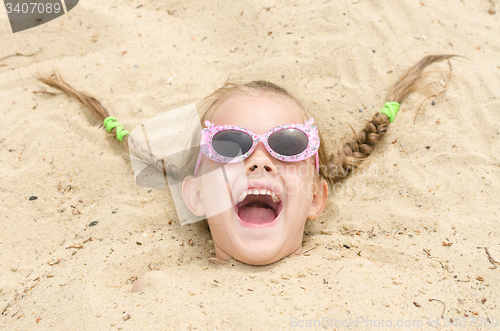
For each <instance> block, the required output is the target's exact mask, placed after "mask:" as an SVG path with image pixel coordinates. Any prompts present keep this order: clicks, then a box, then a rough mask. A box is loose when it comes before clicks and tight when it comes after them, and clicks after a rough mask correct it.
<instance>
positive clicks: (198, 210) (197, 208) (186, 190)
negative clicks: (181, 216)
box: [182, 176, 205, 216]
mask: <svg viewBox="0 0 500 331" xmlns="http://www.w3.org/2000/svg"><path fill="white" fill-rule="evenodd" d="M182 198H183V199H184V203H185V204H186V206H187V207H188V208H189V210H191V212H192V213H193V214H195V215H196V216H203V215H205V206H204V205H203V199H202V198H201V192H200V187H199V182H198V180H197V179H196V177H194V176H186V177H185V178H184V180H183V181H182Z"/></svg>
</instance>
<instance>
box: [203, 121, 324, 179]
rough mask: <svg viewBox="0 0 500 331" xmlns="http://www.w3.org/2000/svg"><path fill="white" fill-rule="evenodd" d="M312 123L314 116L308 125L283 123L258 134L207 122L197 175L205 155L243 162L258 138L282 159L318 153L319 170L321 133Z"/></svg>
mask: <svg viewBox="0 0 500 331" xmlns="http://www.w3.org/2000/svg"><path fill="white" fill-rule="evenodd" d="M313 123H314V119H312V118H311V119H309V121H306V122H305V124H285V125H280V126H277V127H275V128H273V129H271V130H269V131H268V132H267V133H265V134H263V135H258V134H255V133H253V132H251V131H250V130H247V129H245V128H243V127H241V126H234V125H220V126H214V124H213V123H211V122H210V121H205V126H206V129H203V130H202V131H201V140H200V154H199V155H198V160H197V162H196V168H195V170H194V174H195V175H196V173H197V172H198V167H199V166H200V163H201V159H202V156H203V155H205V156H206V157H207V158H209V159H210V160H212V161H215V162H219V163H236V162H241V161H243V160H245V159H246V158H247V157H249V156H250V155H251V154H252V153H253V151H254V150H255V148H256V147H257V144H258V143H259V141H260V142H262V143H263V144H264V146H265V148H266V149H267V151H268V152H269V154H271V155H272V156H273V157H274V158H276V159H277V160H280V161H285V162H296V161H302V160H305V159H307V158H309V157H311V156H313V155H316V171H318V172H319V161H318V148H319V134H318V128H317V127H316V126H314V125H312V124H313Z"/></svg>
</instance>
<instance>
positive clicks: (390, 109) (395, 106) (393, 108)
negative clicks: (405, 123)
mask: <svg viewBox="0 0 500 331" xmlns="http://www.w3.org/2000/svg"><path fill="white" fill-rule="evenodd" d="M398 110H399V103H398V102H386V103H385V106H384V108H382V110H381V111H380V112H381V113H382V114H386V115H387V117H389V120H390V121H391V122H393V121H394V118H395V117H396V114H397V113H398Z"/></svg>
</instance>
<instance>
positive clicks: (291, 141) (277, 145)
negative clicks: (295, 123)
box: [267, 129, 309, 156]
mask: <svg viewBox="0 0 500 331" xmlns="http://www.w3.org/2000/svg"><path fill="white" fill-rule="evenodd" d="M267 142H268V143H269V146H270V147H271V148H272V150H273V151H275V152H276V153H278V154H281V155H284V156H292V155H298V154H300V153H302V152H303V151H305V150H306V148H307V145H308V144H309V139H307V135H306V134H305V133H304V132H302V131H300V130H297V129H284V130H280V131H276V132H274V133H273V134H272V135H270V136H269V138H268V140H267Z"/></svg>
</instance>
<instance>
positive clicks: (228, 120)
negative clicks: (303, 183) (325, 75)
mask: <svg viewBox="0 0 500 331" xmlns="http://www.w3.org/2000/svg"><path fill="white" fill-rule="evenodd" d="M303 117H304V116H303V115H302V111H301V110H300V108H299V107H298V106H297V105H296V104H295V102H293V101H292V100H291V99H289V98H287V97H281V96H276V95H274V94H271V93H259V94H256V95H239V96H233V97H229V98H228V99H226V100H224V101H223V102H222V103H221V104H220V105H219V106H218V107H217V110H216V111H215V113H214V115H213V117H212V122H213V123H214V124H215V125H216V126H217V125H237V126H242V127H244V128H246V129H248V130H250V131H252V132H253V133H256V134H264V133H266V132H267V131H269V130H271V129H272V128H274V127H276V126H278V125H283V124H290V123H304V118H303Z"/></svg>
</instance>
